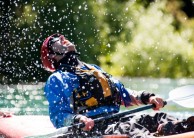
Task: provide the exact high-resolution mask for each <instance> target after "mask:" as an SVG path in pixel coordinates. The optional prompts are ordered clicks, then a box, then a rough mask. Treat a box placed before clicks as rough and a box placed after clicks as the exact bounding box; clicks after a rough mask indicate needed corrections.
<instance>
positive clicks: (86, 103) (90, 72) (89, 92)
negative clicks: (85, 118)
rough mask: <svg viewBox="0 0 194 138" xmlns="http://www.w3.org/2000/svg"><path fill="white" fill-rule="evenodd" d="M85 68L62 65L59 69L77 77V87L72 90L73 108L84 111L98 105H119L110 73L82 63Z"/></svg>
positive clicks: (116, 91)
mask: <svg viewBox="0 0 194 138" xmlns="http://www.w3.org/2000/svg"><path fill="white" fill-rule="evenodd" d="M84 65H85V66H86V67H87V69H85V70H84V69H81V68H77V67H76V68H75V67H72V66H69V65H63V66H62V68H61V70H63V71H67V72H71V73H74V74H76V75H77V76H78V78H79V83H80V85H79V87H78V88H77V89H74V90H73V108H74V111H75V112H76V113H84V112H86V111H89V110H92V109H94V108H96V107H98V106H103V105H118V104H119V105H120V101H121V99H120V94H119V91H118V89H117V87H116V86H115V83H114V82H113V81H112V80H111V79H110V77H111V76H110V75H109V74H107V73H105V72H103V71H101V70H98V69H96V68H94V67H93V66H91V65H88V64H86V63H84Z"/></svg>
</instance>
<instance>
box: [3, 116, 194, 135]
mask: <svg viewBox="0 0 194 138" xmlns="http://www.w3.org/2000/svg"><path fill="white" fill-rule="evenodd" d="M55 130H56V129H55V128H54V127H53V125H52V123H51V122H50V119H49V117H48V116H41V115H27V116H14V115H13V116H11V117H2V118H0V137H1V135H3V136H4V137H5V138H7V137H8V138H24V137H28V136H36V135H44V134H49V133H51V132H54V131H55ZM119 137H120V138H127V136H126V135H107V136H106V135H105V136H103V138H119ZM161 138H194V131H192V132H187V133H183V134H177V135H171V136H163V137H161Z"/></svg>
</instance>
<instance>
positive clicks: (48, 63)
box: [41, 34, 62, 72]
mask: <svg viewBox="0 0 194 138" xmlns="http://www.w3.org/2000/svg"><path fill="white" fill-rule="evenodd" d="M60 36H62V35H61V34H53V35H51V36H49V37H47V38H46V39H45V41H44V42H43V44H42V47H41V60H42V64H43V66H44V68H45V69H46V70H48V71H51V72H53V71H55V67H54V62H55V60H54V56H53V57H51V56H50V55H51V54H54V51H53V50H52V48H51V47H52V44H53V43H55V42H56V38H59V37H60ZM57 40H58V39H57ZM55 53H56V52H55ZM58 54H59V53H58Z"/></svg>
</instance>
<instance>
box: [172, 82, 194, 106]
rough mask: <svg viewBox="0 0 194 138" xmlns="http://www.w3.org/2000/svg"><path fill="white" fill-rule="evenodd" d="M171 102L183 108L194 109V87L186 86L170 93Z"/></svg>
mask: <svg viewBox="0 0 194 138" xmlns="http://www.w3.org/2000/svg"><path fill="white" fill-rule="evenodd" d="M169 100H171V101H173V102H175V103H177V104H179V105H181V106H183V107H187V108H194V85H186V86H183V87H179V88H176V89H174V90H172V91H170V93H169Z"/></svg>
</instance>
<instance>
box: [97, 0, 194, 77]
mask: <svg viewBox="0 0 194 138" xmlns="http://www.w3.org/2000/svg"><path fill="white" fill-rule="evenodd" d="M164 9H165V2H164V1H163V2H157V3H154V4H153V5H150V7H149V8H147V9H145V8H144V7H141V11H140V10H139V12H138V13H136V12H134V13H133V14H134V15H135V16H133V18H137V19H135V20H134V21H137V22H136V23H134V24H136V26H135V27H134V28H133V33H132V41H131V42H129V43H128V44H126V43H123V42H118V43H117V44H116V51H115V52H114V53H113V54H112V55H111V57H110V56H107V57H106V56H105V57H101V61H102V63H103V66H104V67H105V68H106V70H109V71H110V72H111V73H112V74H114V75H118V76H121V75H124V76H126V75H128V76H135V77H136V76H147V77H171V78H175V77H185V76H187V77H192V76H193V73H192V72H193V71H194V68H193V66H192V64H193V61H194V56H193V53H194V49H193V43H192V42H191V41H189V39H188V38H189V37H190V38H191V37H192V33H191V31H189V30H187V31H186V30H183V31H180V32H177V31H176V30H175V29H174V26H173V25H172V24H173V21H174V19H173V16H172V15H171V14H167V13H164V12H163V11H164ZM153 13H154V14H153ZM125 31H126V33H127V29H126V30H125ZM107 60H110V61H109V62H111V63H112V64H111V65H110V66H106V61H107Z"/></svg>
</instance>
